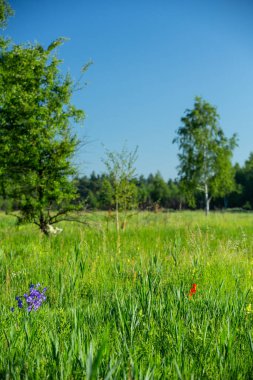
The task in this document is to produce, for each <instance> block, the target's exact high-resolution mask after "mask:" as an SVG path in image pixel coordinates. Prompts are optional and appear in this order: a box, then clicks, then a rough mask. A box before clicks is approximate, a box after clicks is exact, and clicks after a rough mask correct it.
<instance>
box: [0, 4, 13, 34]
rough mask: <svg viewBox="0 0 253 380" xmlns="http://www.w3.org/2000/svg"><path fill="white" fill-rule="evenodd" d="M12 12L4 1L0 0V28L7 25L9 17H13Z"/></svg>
mask: <svg viewBox="0 0 253 380" xmlns="http://www.w3.org/2000/svg"><path fill="white" fill-rule="evenodd" d="M13 13H14V12H13V10H12V8H11V6H10V4H9V3H8V1H6V0H0V28H4V27H5V26H6V24H7V19H8V17H9V16H12V15H13Z"/></svg>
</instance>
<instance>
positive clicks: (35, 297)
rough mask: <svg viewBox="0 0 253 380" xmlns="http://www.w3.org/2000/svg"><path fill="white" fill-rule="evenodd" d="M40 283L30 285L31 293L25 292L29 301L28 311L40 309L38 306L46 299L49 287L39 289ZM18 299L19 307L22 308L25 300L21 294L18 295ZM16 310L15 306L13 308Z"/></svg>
mask: <svg viewBox="0 0 253 380" xmlns="http://www.w3.org/2000/svg"><path fill="white" fill-rule="evenodd" d="M39 287H40V284H36V285H33V284H31V285H30V292H29V294H27V293H25V294H24V296H23V297H24V299H25V300H26V303H27V306H28V307H27V311H29V312H30V311H32V310H35V311H36V310H38V308H39V307H40V306H41V305H42V303H43V302H44V301H45V300H46V298H47V297H46V296H45V292H46V290H47V288H44V289H43V290H42V291H39ZM16 301H18V307H19V308H20V309H21V308H22V307H23V302H22V299H21V297H20V296H17V297H16ZM11 311H14V308H12V309H11Z"/></svg>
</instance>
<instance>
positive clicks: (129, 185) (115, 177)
mask: <svg viewBox="0 0 253 380" xmlns="http://www.w3.org/2000/svg"><path fill="white" fill-rule="evenodd" d="M136 159H137V148H136V149H135V150H134V151H133V152H131V151H128V150H127V148H126V147H125V146H124V147H123V149H122V150H121V151H120V152H112V151H108V150H107V151H106V158H105V159H104V160H103V162H104V164H105V166H106V169H107V173H108V176H109V179H110V183H111V189H112V198H111V200H112V204H111V206H112V207H113V208H114V209H115V211H116V227H117V230H119V211H120V210H121V211H123V212H124V214H125V215H126V211H127V210H129V209H131V208H134V207H136V198H137V191H136V186H135V184H134V182H133V181H132V179H133V178H134V175H135V162H136ZM107 188H108V184H107Z"/></svg>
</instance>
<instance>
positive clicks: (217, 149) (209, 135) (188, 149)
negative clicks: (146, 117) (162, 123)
mask: <svg viewBox="0 0 253 380" xmlns="http://www.w3.org/2000/svg"><path fill="white" fill-rule="evenodd" d="M181 121H182V124H183V125H182V126H181V127H179V128H178V130H177V137H176V138H175V139H174V140H173V142H176V143H178V145H179V150H180V153H179V155H178V157H179V172H178V174H179V178H180V182H181V185H182V188H183V189H184V192H185V193H186V195H187V196H188V199H190V200H191V201H192V203H194V197H193V195H194V193H195V192H196V191H197V190H201V191H203V192H204V193H205V204H206V212H208V210H209V203H210V201H211V198H212V197H217V196H224V195H225V194H227V193H228V192H230V191H231V190H232V189H233V186H234V171H233V166H232V163H231V158H232V153H233V149H234V148H235V146H236V135H233V136H232V137H231V138H227V137H226V136H225V135H224V132H223V130H222V129H221V127H220V126H219V123H218V122H219V115H218V113H217V110H216V108H215V107H213V106H212V105H210V104H209V103H207V102H206V101H204V100H202V99H201V98H200V97H196V98H195V103H194V108H193V109H192V110H189V109H187V110H186V115H185V116H184V117H182V119H181Z"/></svg>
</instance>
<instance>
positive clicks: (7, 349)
mask: <svg viewBox="0 0 253 380" xmlns="http://www.w3.org/2000/svg"><path fill="white" fill-rule="evenodd" d="M102 217H103V215H100V214H99V213H96V214H94V218H96V220H98V219H99V218H101V220H102ZM1 218H2V219H1ZM11 220H12V219H11V218H10V217H6V216H1V215H0V241H1V248H0V315H1V323H0V379H2V378H3V379H17V380H21V379H28V380H30V379H31V380H37V379H38V380H40V379H47V378H48V379H56V380H58V379H59V380H79V379H80V380H81V379H90V380H91V379H94V380H95V379H107V380H110V379H116V380H117V379H119V380H121V379H129V380H130V379H131V380H133V379H136V380H138V379H142V380H144V379H145V380H156V379H169V380H178V379H183V380H190V379H193V380H198V379H200V380H202V379H203V380H204V379H205V380H206V379H207V380H213V379H215V380H216V379H217V380H223V379H228V380H229V379H237V380H239V379H240V380H242V379H243V380H252V373H253V364H252V359H253V269H252V268H253V215H252V214H250V213H247V214H226V213H224V214H221V213H213V214H211V215H210V216H209V217H208V218H206V217H205V216H204V215H202V214H201V213H198V212H196V213H195V212H192V213H190V212H180V213H160V214H159V213H157V214H154V213H141V214H138V215H136V216H133V217H132V218H131V219H130V220H129V224H128V227H127V229H126V230H125V231H120V233H121V251H120V253H119V252H118V251H117V233H116V231H115V226H114V224H113V222H111V224H110V222H108V223H107V222H105V223H104V225H102V230H99V231H98V230H97V229H92V228H89V229H84V228H83V226H81V225H74V224H72V223H70V224H68V228H66V226H67V225H66V224H63V225H62V227H64V232H63V233H62V234H61V235H59V236H52V237H51V238H50V239H48V238H45V237H44V236H42V235H40V234H39V233H38V231H36V229H35V227H32V226H31V227H29V226H21V227H18V228H17V227H16V226H15V224H14V223H13V224H11V223H12V222H11ZM101 223H102V222H101ZM66 231H68V232H67V233H66ZM21 268H26V270H25V271H24V270H22V271H21V272H20V270H21ZM30 278H36V279H37V280H36V282H41V283H42V281H43V283H45V284H47V285H48V287H49V288H50V297H49V296H47V299H45V297H46V295H47V293H48V292H47V291H46V289H45V288H43V286H39V284H37V286H36V285H33V286H32V287H29V288H28V289H29V290H28V291H27V293H25V291H24V292H23V293H24V294H22V295H21V294H20V293H19V294H18V297H17V299H16V306H15V310H16V312H14V313H11V312H10V307H11V306H12V304H13V298H14V297H15V294H16V290H17V289H22V288H23V286H24V284H29V280H30ZM26 286H27V285H25V287H26ZM28 308H29V310H28ZM18 310H21V311H25V312H17V311H18ZM27 310H28V311H27ZM36 310H37V312H35V311H36Z"/></svg>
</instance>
